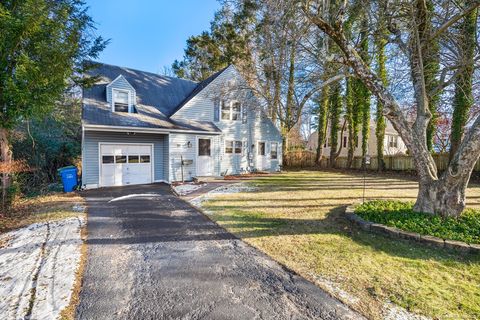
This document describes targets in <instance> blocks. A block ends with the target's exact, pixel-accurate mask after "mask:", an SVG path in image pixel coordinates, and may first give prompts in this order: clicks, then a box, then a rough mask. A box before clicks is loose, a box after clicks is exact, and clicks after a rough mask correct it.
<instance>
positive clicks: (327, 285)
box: [310, 274, 360, 305]
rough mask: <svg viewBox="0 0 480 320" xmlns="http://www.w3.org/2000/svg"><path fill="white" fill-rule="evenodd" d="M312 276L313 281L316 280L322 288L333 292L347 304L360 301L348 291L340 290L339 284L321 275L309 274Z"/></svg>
mask: <svg viewBox="0 0 480 320" xmlns="http://www.w3.org/2000/svg"><path fill="white" fill-rule="evenodd" d="M310 276H311V277H312V278H314V279H315V282H317V283H318V284H319V285H320V286H321V287H322V288H324V289H326V290H327V291H328V292H330V293H331V294H333V295H334V296H336V297H339V298H340V299H341V300H342V301H343V302H345V303H347V304H349V305H355V304H357V303H360V299H359V298H357V297H355V296H353V295H351V294H350V293H348V292H346V291H344V290H342V289H340V288H339V286H338V285H337V284H336V283H335V282H333V281H330V280H328V279H326V278H324V277H322V276H319V275H314V274H310Z"/></svg>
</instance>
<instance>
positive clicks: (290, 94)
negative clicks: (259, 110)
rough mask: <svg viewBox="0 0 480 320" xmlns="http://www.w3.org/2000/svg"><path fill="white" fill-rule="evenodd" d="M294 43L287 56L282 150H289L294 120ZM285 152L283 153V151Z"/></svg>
mask: <svg viewBox="0 0 480 320" xmlns="http://www.w3.org/2000/svg"><path fill="white" fill-rule="evenodd" d="M295 53H296V50H295V43H294V42H292V44H291V46H290V58H289V68H288V89H287V101H286V106H285V117H284V119H283V122H284V124H283V126H284V130H283V131H282V134H283V135H284V138H283V140H284V144H283V148H284V152H287V151H288V150H289V147H290V146H289V141H288V136H289V134H290V130H291V129H292V128H293V127H294V126H295V123H296V121H295V120H294V119H293V111H292V110H293V104H294V103H295V101H294V99H295V96H294V95H295ZM284 154H285V153H284Z"/></svg>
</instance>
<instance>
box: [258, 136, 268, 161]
mask: <svg viewBox="0 0 480 320" xmlns="http://www.w3.org/2000/svg"><path fill="white" fill-rule="evenodd" d="M260 143H264V144H265V150H264V151H265V154H263V155H262V154H259V153H258V151H260V147H259V145H260ZM257 156H258V157H266V156H267V142H266V141H265V140H258V141H257Z"/></svg>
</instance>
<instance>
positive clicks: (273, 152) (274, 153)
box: [270, 142, 278, 159]
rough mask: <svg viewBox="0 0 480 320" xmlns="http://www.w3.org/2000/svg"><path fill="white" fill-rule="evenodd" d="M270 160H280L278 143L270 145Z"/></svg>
mask: <svg viewBox="0 0 480 320" xmlns="http://www.w3.org/2000/svg"><path fill="white" fill-rule="evenodd" d="M270 159H278V142H272V143H271V144H270Z"/></svg>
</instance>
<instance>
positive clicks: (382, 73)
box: [375, 23, 387, 171]
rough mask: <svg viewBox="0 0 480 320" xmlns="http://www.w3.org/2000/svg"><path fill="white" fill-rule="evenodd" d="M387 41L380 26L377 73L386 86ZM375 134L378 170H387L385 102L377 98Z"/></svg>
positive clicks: (377, 45)
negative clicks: (385, 154) (385, 156)
mask: <svg viewBox="0 0 480 320" xmlns="http://www.w3.org/2000/svg"><path fill="white" fill-rule="evenodd" d="M386 44H387V41H386V39H385V28H384V26H383V23H382V26H381V27H380V28H379V34H378V35H377V38H376V51H377V69H378V70H377V75H378V77H379V78H380V80H381V81H382V83H383V85H384V86H387V68H386V67H385V61H386V57H385V46H386ZM375 122H376V127H375V136H376V138H377V163H378V171H383V170H385V160H384V158H383V152H384V144H385V127H386V124H385V117H384V116H383V104H382V103H381V102H380V101H378V100H377V110H376V114H375Z"/></svg>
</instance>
